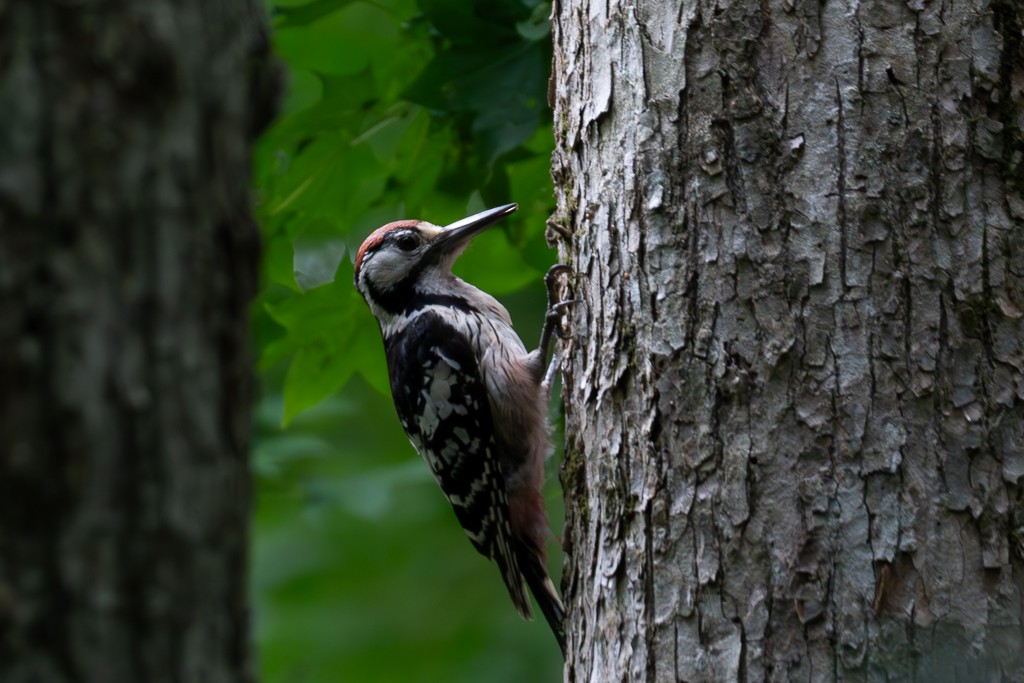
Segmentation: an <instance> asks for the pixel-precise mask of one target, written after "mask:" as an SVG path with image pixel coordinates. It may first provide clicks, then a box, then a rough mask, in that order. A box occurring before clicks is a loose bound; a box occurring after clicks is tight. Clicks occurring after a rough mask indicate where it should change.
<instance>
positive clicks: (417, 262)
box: [355, 204, 518, 317]
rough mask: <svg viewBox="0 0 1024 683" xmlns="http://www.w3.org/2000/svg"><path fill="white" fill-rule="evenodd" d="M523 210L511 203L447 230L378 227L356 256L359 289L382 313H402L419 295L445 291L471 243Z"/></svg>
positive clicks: (409, 224)
mask: <svg viewBox="0 0 1024 683" xmlns="http://www.w3.org/2000/svg"><path fill="white" fill-rule="evenodd" d="M517 208H518V206H517V205H516V204H505V205H504V206H499V207H497V208H495V209H488V210H487V211H482V212H480V213H478V214H475V215H473V216H470V217H468V218H463V219H462V220H460V221H456V222H455V223H452V224H451V225H449V226H447V227H443V228H442V227H438V226H436V225H432V224H431V223H427V222H426V221H416V220H404V221H395V222H394V223H388V224H387V225H385V226H382V227H380V228H377V229H376V230H374V231H373V232H372V233H370V236H369V237H367V238H366V240H364V241H363V245H362V246H361V247H359V252H358V253H357V254H356V263H355V284H356V289H358V290H359V293H360V294H362V295H363V298H364V299H366V302H367V303H368V304H369V305H370V308H371V310H373V312H374V314H375V315H377V316H378V317H380V315H382V314H396V313H399V312H401V311H402V310H404V309H405V308H407V307H408V306H410V305H411V304H412V303H413V302H414V301H415V299H416V298H417V297H430V296H438V295H441V294H443V293H444V292H445V291H446V285H447V283H448V282H450V280H451V277H452V275H451V268H452V264H454V263H455V259H457V258H458V257H459V254H461V253H462V252H463V250H465V248H466V247H467V246H468V245H469V243H470V241H472V239H473V238H474V237H475V236H477V235H479V234H480V233H481V232H483V231H484V230H486V229H487V228H489V227H490V226H492V225H494V224H495V223H497V222H498V221H500V220H501V219H502V218H504V217H505V216H507V215H509V214H510V213H512V212H513V211H515V210H516V209H517Z"/></svg>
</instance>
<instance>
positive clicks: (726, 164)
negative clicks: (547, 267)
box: [553, 0, 1024, 682]
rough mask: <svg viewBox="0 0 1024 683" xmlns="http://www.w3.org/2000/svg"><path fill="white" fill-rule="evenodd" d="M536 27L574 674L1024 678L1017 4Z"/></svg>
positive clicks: (583, 21) (739, 11)
mask: <svg viewBox="0 0 1024 683" xmlns="http://www.w3.org/2000/svg"><path fill="white" fill-rule="evenodd" d="M554 19H555V51H556V56H555V78H556V83H555V87H554V90H553V93H554V96H555V100H556V102H555V109H556V124H555V129H556V152H555V156H554V177H555V185H556V188H557V190H556V191H557V193H558V202H559V214H558V215H557V216H556V217H555V219H554V220H555V223H556V226H558V227H560V228H561V229H562V230H563V231H567V232H571V234H572V236H571V239H570V240H569V243H568V245H567V249H566V251H567V255H568V258H569V260H570V262H571V263H572V264H573V265H574V267H575V269H576V272H577V280H576V297H577V298H578V299H580V300H581V303H580V304H579V305H578V306H577V316H578V317H577V330H576V334H575V341H574V342H573V345H572V346H571V347H570V348H569V349H568V353H567V354H566V358H567V360H566V362H565V363H564V365H565V367H564V370H565V389H564V394H565V402H566V433H567V455H566V458H567V459H566V463H565V469H564V472H563V477H564V482H563V483H564V486H565V490H566V496H567V506H568V510H567V513H568V518H567V529H566V541H565V542H566V547H567V552H568V556H569V563H568V566H567V568H566V579H565V581H564V587H565V593H566V600H567V605H568V612H569V615H570V623H569V630H570V634H571V635H570V651H571V652H570V656H569V659H568V662H567V669H566V671H567V676H568V680H578V681H620V680H630V681H639V680H644V681H675V680H680V681H732V680H749V681H761V680H778V681H790V680H798V681H829V680H871V681H881V680H900V681H929V682H930V681H953V680H961V681H979V680H994V679H995V680H1021V679H1022V678H1024V661H1022V651H1024V647H1022V645H1021V643H1022V642H1024V629H1022V625H1021V624H1022V613H1024V603H1022V600H1024V597H1022V589H1024V543H1022V539H1024V496H1022V492H1021V483H1022V482H1021V477H1022V476H1024V341H1022V340H1024V320H1022V312H1024V267H1022V266H1021V264H1022V263H1024V194H1022V190H1024V180H1022V179H1024V137H1022V129H1024V92H1022V91H1024V47H1022V45H1024V43H1022V29H1024V9H1022V8H1021V5H1020V4H1019V3H1017V2H1013V1H1011V0H1001V1H994V2H985V1H984V0H965V1H964V2H957V3H951V2H946V1H944V2H938V1H936V0H909V1H908V2H887V1H885V0H868V1H863V0H862V1H861V2H850V1H843V0H837V1H830V2H821V3H819V2H813V1H812V2H793V1H792V0H790V1H788V2H787V1H784V0H732V1H730V0H720V1H719V2H708V1H707V0H698V1H695V0H682V1H680V0H676V1H674V2H670V1H668V0H664V1H660V2H658V1H655V0H638V1H637V2H636V3H633V4H629V3H620V2H617V1H616V0H611V1H610V2H607V3H606V2H589V1H585V2H578V3H577V2H566V1H565V0H562V2H560V3H558V4H557V6H556V8H555V12H554ZM1001 677H1002V678H1001Z"/></svg>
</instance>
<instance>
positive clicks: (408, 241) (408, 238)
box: [396, 234, 420, 251]
mask: <svg viewBox="0 0 1024 683" xmlns="http://www.w3.org/2000/svg"><path fill="white" fill-rule="evenodd" d="M396 244H397V245H398V248H399V249H401V250H402V251H412V250H413V249H415V248H416V247H418V246H419V245H420V241H419V240H418V239H416V238H415V237H413V236H412V235H409V234H405V235H402V236H401V237H399V238H398V241H397V242H396Z"/></svg>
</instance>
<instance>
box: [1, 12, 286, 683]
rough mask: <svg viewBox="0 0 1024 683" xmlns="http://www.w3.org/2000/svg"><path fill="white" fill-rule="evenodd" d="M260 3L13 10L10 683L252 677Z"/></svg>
mask: <svg viewBox="0 0 1024 683" xmlns="http://www.w3.org/2000/svg"><path fill="white" fill-rule="evenodd" d="M264 21H265V19H264V17H263V10H262V4H261V3H260V2H258V1H256V0H216V1H214V0H190V1H188V2H171V1H170V0H147V2H144V3H115V2H110V1H101V2H89V3H79V2H14V3H9V2H0V111H2V114H0V117H2V120H3V125H0V349H2V352H0V681H4V683H22V682H24V683H30V682H31V683H38V682H47V683H48V682H51V681H53V682H56V681H67V682H75V683H79V682H83V683H85V682H96V683H122V682H123V683H139V682H142V681H145V682H146V683H156V682H162V681H167V682H170V681H176V682H182V683H200V682H218V681H245V680H249V679H251V675H250V666H249V631H248V624H247V621H248V619H247V606H246V590H247V586H246V577H245V574H246V572H245V565H246V555H247V540H246V535H247V531H248V516H249V479H248V472H247V464H248V460H247V449H248V440H249V412H250V398H251V394H252V381H251V363H250V358H249V356H248V353H247V338H248V326H247V306H248V302H249V300H250V298H251V297H252V295H253V294H254V292H255V287H256V273H257V258H258V251H259V249H258V245H259V242H258V232H257V230H256V228H255V227H254V224H253V222H252V220H251V219H250V190H249V187H250V181H249V144H250V142H251V140H252V139H253V137H254V135H255V133H256V131H257V130H258V128H259V127H261V126H262V125H263V124H264V123H265V122H266V120H267V118H268V114H269V113H270V112H271V109H272V106H271V102H272V95H270V91H271V90H272V88H271V87H268V85H269V84H270V83H272V80H273V79H272V78H271V77H270V73H271V71H270V69H269V63H268V60H267V56H266V55H267V42H266V36H265V24H264Z"/></svg>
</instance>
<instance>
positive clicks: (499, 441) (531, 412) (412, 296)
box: [355, 204, 571, 656]
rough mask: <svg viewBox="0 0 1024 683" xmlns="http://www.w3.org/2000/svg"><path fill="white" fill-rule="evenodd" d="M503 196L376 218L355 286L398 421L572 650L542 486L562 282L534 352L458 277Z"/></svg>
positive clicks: (462, 517) (485, 547)
mask: <svg viewBox="0 0 1024 683" xmlns="http://www.w3.org/2000/svg"><path fill="white" fill-rule="evenodd" d="M517 208H518V207H517V205H516V204H506V205H504V206H499V207H497V208H495V209H489V210H487V211H483V212H481V213H478V214H476V215H473V216H470V217H469V218H464V219H463V220H460V221H457V222H455V223H453V224H451V225H449V226H447V227H444V228H442V227H438V226H436V225H432V224H430V223H427V222H425V221H417V220H403V221H397V222H394V223H388V224H387V225H385V226H383V227H381V228H378V229H377V230H375V231H373V232H372V233H371V234H370V236H369V237H367V238H366V240H365V241H364V242H363V245H362V246H361V247H360V248H359V252H358V254H357V255H356V261H355V285H356V288H357V289H358V290H359V292H360V293H361V294H362V295H363V298H364V299H366V303H367V304H368V305H369V307H370V310H371V311H372V312H373V315H374V317H376V318H377V322H378V323H379V325H380V331H381V335H382V336H383V338H384V349H385V352H386V355H387V365H388V375H389V378H390V381H391V394H392V398H393V399H394V403H395V409H396V410H397V412H398V417H399V421H400V422H401V423H402V428H403V429H404V430H405V433H406V435H407V436H408V437H409V440H410V441H411V442H412V445H413V446H414V447H415V449H416V450H417V451H418V452H419V454H420V455H421V456H422V457H423V459H424V460H425V461H426V463H427V465H428V466H429V467H430V470H431V472H432V473H433V474H434V478H435V479H436V480H437V483H438V485H439V486H440V487H441V490H442V491H443V492H444V495H445V496H446V497H447V498H448V502H449V503H451V506H452V508H453V509H454V511H455V516H456V517H457V518H458V520H459V523H460V524H461V525H462V528H463V529H464V530H465V532H466V535H467V536H469V540H470V541H471V542H472V543H473V545H474V546H475V547H476V549H477V550H478V551H479V552H480V553H481V554H482V555H484V556H485V557H487V558H489V559H492V560H494V561H495V563H497V565H498V568H499V569H500V571H501V576H502V579H504V581H505V586H506V587H507V588H508V592H509V595H510V596H511V598H512V602H513V603H514V605H515V607H516V610H517V611H518V612H519V614H521V615H522V616H523V617H524V618H526V619H530V618H532V610H531V608H530V599H529V597H528V596H527V593H526V589H525V587H524V585H523V584H524V581H525V583H526V585H527V586H529V588H530V591H531V592H532V593H533V596H534V598H535V599H536V600H537V604H538V605H539V606H540V609H541V612H542V613H543V614H544V617H545V618H546V619H547V622H548V624H549V625H550V626H551V629H552V631H554V634H555V637H556V638H557V639H558V644H559V647H560V648H561V649H562V653H563V656H564V654H565V632H564V626H563V621H564V617H565V610H564V608H563V607H562V602H561V600H560V599H559V597H558V593H557V592H556V591H555V587H554V585H553V584H552V582H551V578H550V577H549V576H548V572H547V550H546V545H547V539H548V538H549V537H550V536H551V532H550V529H549V528H548V520H547V512H546V511H545V509H544V500H543V498H542V496H541V492H540V489H541V484H542V479H543V460H544V457H545V456H546V455H547V453H548V452H549V451H550V448H551V443H550V439H549V435H548V425H547V405H548V385H547V382H545V381H544V375H545V367H546V361H547V352H548V347H549V346H550V344H551V339H552V334H553V333H554V334H560V332H559V330H558V324H557V323H558V318H559V315H560V313H559V311H560V310H561V309H560V307H562V306H564V305H565V304H567V303H571V302H557V303H556V302H555V301H554V299H555V298H556V297H555V295H554V292H555V282H556V281H557V278H558V277H559V276H560V275H561V274H562V273H564V272H565V271H567V270H568V269H567V267H566V266H558V265H556V266H554V267H552V269H551V270H549V271H548V275H547V277H546V278H545V282H546V283H547V286H548V313H547V316H546V318H545V324H544V331H543V333H542V334H541V341H540V344H539V346H538V348H537V349H535V350H534V351H532V352H528V351H527V350H526V347H525V346H524V345H523V342H522V341H521V340H520V338H519V335H518V334H516V332H515V330H514V329H513V328H512V320H511V318H510V317H509V314H508V311H507V310H505V307H504V306H502V305H501V304H500V303H498V301H497V300H496V299H495V298H494V297H492V296H491V295H489V294H487V293H486V292H483V291H481V290H479V289H477V288H476V287H474V286H472V285H470V284H468V283H466V282H464V281H463V280H461V279H459V278H457V277H455V276H454V275H453V274H452V272H451V268H452V264H453V263H454V262H455V260H456V259H457V258H458V257H459V255H460V254H461V253H462V252H463V251H464V250H465V248H466V247H467V246H468V245H469V243H470V241H471V240H472V239H473V237H475V236H476V235H478V234H480V233H481V232H483V231H484V230H486V229H487V228H488V227H490V226H492V225H494V224H495V223H497V222H498V221H499V220H501V219H502V218H504V217H505V216H508V215H509V214H511V213H512V212H513V211H515V210H516V209H517Z"/></svg>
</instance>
